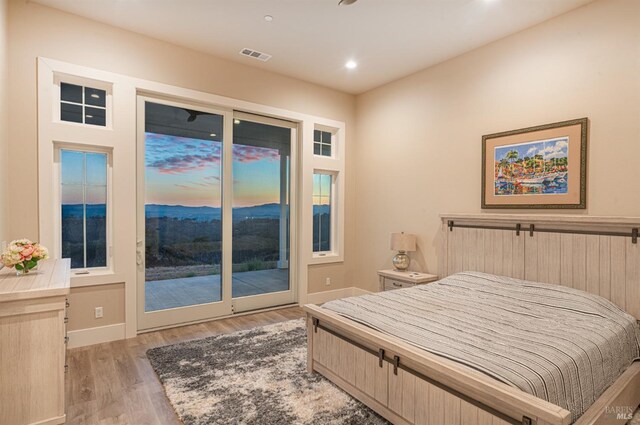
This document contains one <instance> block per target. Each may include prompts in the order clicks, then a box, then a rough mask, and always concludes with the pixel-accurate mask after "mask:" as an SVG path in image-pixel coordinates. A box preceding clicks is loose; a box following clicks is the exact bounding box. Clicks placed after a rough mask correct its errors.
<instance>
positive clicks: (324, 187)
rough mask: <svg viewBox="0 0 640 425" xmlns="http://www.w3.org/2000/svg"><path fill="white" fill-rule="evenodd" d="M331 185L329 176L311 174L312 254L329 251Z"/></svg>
mask: <svg viewBox="0 0 640 425" xmlns="http://www.w3.org/2000/svg"><path fill="white" fill-rule="evenodd" d="M332 185H333V176H332V175H331V174H327V173H314V174H313V252H329V251H331V243H332V241H331V204H332V202H331V186H332Z"/></svg>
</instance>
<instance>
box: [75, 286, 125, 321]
mask: <svg viewBox="0 0 640 425" xmlns="http://www.w3.org/2000/svg"><path fill="white" fill-rule="evenodd" d="M96 307H102V308H103V311H104V316H103V317H101V318H99V319H96V316H95V308H96ZM67 314H68V316H69V323H68V324H67V330H68V331H77V330H79V329H86V328H95V327H98V326H107V325H115V324H117V323H124V320H125V315H124V283H114V284H111V285H101V286H94V287H80V288H72V289H71V294H70V295H69V309H68V311H67Z"/></svg>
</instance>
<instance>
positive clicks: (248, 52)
mask: <svg viewBox="0 0 640 425" xmlns="http://www.w3.org/2000/svg"><path fill="white" fill-rule="evenodd" d="M240 54H241V55H242V56H248V57H250V58H253V59H258V60H260V61H262V62H266V61H268V60H269V59H271V55H268V54H266V53H262V52H258V51H256V50H251V49H242V50H240Z"/></svg>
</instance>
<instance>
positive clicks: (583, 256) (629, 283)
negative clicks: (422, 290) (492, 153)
mask: <svg viewBox="0 0 640 425" xmlns="http://www.w3.org/2000/svg"><path fill="white" fill-rule="evenodd" d="M441 219H442V246H441V251H440V265H439V274H440V277H445V276H448V275H450V274H453V273H457V272H461V271H471V270H473V271H481V272H486V273H492V274H497V275H503V276H511V277H516V278H520V279H526V280H533V281H538V282H546V283H555V284H559V285H564V286H570V287H573V288H577V289H581V290H583V291H587V292H591V293H594V294H598V295H600V296H602V297H604V298H607V299H609V300H611V301H612V302H614V303H615V304H617V305H618V306H620V307H622V308H623V309H625V310H626V311H627V312H629V313H630V314H632V315H633V316H634V317H635V318H636V319H640V240H637V239H638V238H637V231H638V230H637V229H638V228H640V218H638V217H590V216H568V215H519V214H443V215H441ZM451 224H453V227H451ZM518 225H520V234H519V235H517V234H516V233H517V232H516V228H517V226H518ZM467 226H468V227H467ZM531 226H533V232H532V233H531V232H530V230H531ZM634 234H635V235H636V237H635V238H634V237H633V235H634Z"/></svg>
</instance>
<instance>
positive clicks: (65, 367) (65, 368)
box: [64, 364, 69, 373]
mask: <svg viewBox="0 0 640 425" xmlns="http://www.w3.org/2000/svg"><path fill="white" fill-rule="evenodd" d="M67 372H69V365H68V364H66V365H64V373H67Z"/></svg>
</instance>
